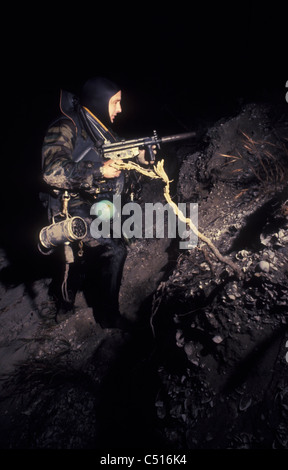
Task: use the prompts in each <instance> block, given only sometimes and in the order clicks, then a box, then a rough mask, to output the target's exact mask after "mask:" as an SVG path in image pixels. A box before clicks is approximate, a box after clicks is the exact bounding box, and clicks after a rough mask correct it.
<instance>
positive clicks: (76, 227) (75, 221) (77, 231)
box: [39, 217, 87, 248]
mask: <svg viewBox="0 0 288 470" xmlns="http://www.w3.org/2000/svg"><path fill="white" fill-rule="evenodd" d="M86 234H87V224H86V222H85V220H84V219H82V218H81V217H71V218H67V219H65V220H62V221H61V222H56V223H54V224H51V225H48V226H47V227H43V228H42V230H41V232H40V234H39V239H40V242H41V244H42V245H43V246H44V247H45V248H52V247H55V246H58V245H63V244H64V243H67V242H73V241H75V240H76V241H77V240H82V239H83V238H84V237H85V236H86Z"/></svg>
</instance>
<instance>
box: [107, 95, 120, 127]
mask: <svg viewBox="0 0 288 470" xmlns="http://www.w3.org/2000/svg"><path fill="white" fill-rule="evenodd" d="M121 112H122V108H121V91H118V93H116V95H113V96H112V98H110V100H109V116H110V121H111V122H114V119H115V117H116V116H117V114H119V113H121Z"/></svg>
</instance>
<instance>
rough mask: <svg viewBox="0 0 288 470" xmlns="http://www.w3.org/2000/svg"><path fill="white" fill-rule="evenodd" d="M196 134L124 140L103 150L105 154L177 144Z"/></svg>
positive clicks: (104, 146)
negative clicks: (162, 144)
mask: <svg viewBox="0 0 288 470" xmlns="http://www.w3.org/2000/svg"><path fill="white" fill-rule="evenodd" d="M195 136H196V132H186V133H183V134H175V135H168V136H166V137H160V138H154V137H143V138H140V139H132V140H122V141H120V142H113V143H112V144H104V145H103V150H104V153H105V152H118V151H121V150H126V149H129V148H132V147H141V146H144V145H154V144H161V143H165V142H175V141H177V140H184V139H190V138H191V137H195Z"/></svg>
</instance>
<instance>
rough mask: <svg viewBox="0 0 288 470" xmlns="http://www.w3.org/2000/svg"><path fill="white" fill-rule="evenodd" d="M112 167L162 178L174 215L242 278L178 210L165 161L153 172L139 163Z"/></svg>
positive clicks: (227, 260) (235, 267)
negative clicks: (172, 195)
mask: <svg viewBox="0 0 288 470" xmlns="http://www.w3.org/2000/svg"><path fill="white" fill-rule="evenodd" d="M112 165H113V167H114V168H117V169H118V170H128V171H130V170H135V171H138V172H139V173H142V174H143V175H145V176H149V178H161V179H162V180H163V181H164V183H165V187H164V197H165V199H166V201H167V202H168V204H169V205H170V206H171V207H172V209H173V211H174V214H176V215H177V217H179V219H180V220H181V221H182V222H185V223H186V224H188V225H189V227H190V229H191V230H192V231H193V232H194V234H195V235H197V237H198V238H200V240H202V241H203V242H204V243H206V244H207V245H208V246H209V248H210V249H211V250H212V251H213V253H214V254H215V256H216V257H217V258H218V259H219V260H220V261H221V262H222V263H225V264H227V265H228V266H230V268H232V269H233V271H234V272H235V273H237V275H238V276H239V277H241V271H240V269H239V267H238V266H236V265H235V264H234V263H233V262H232V261H231V260H230V259H229V258H227V257H226V256H223V255H222V254H221V253H220V251H219V250H218V248H216V246H215V245H214V243H213V242H212V241H211V240H210V238H208V237H206V236H205V235H203V234H202V233H201V232H199V230H198V229H197V227H196V226H195V225H194V224H193V222H192V220H191V219H190V218H189V217H185V216H184V214H183V212H182V211H181V210H180V209H179V208H178V206H177V205H176V204H175V202H173V201H172V199H171V196H170V183H171V181H169V178H168V175H167V173H166V171H165V170H164V160H161V161H159V162H158V163H157V165H154V166H153V170H152V169H148V168H147V169H146V168H143V167H141V166H140V165H137V163H134V162H131V161H129V162H127V163H125V162H119V161H116V160H115V161H114V162H113V164H112Z"/></svg>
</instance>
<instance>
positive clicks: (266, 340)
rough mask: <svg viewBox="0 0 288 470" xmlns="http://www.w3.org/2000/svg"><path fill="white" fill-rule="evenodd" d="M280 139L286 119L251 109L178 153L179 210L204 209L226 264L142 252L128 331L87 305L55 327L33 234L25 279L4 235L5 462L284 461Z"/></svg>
mask: <svg viewBox="0 0 288 470" xmlns="http://www.w3.org/2000/svg"><path fill="white" fill-rule="evenodd" d="M287 139H288V118H287V114H286V115H285V113H284V112H283V111H280V110H279V109H278V108H275V107H273V106H272V105H270V106H269V105H267V104H262V103H261V104H259V103H257V104H254V103H248V104H246V105H243V107H242V108H241V109H240V110H239V111H238V112H237V113H235V115H231V116H229V117H228V118H225V119H224V118H223V119H221V120H217V121H216V122H215V123H213V124H211V125H209V126H207V130H205V132H203V130H202V132H201V138H199V139H198V140H196V141H195V142H193V143H191V144H188V143H187V144H185V145H184V144H183V143H182V144H178V145H177V146H175V147H173V148H172V149H171V148H170V150H169V154H170V155H173V160H169V158H167V164H165V165H166V168H167V172H168V174H169V177H171V179H173V184H172V191H173V194H172V196H173V200H175V201H176V202H187V203H190V202H197V203H198V217H199V220H198V224H199V225H198V228H199V231H200V234H204V235H205V236H206V237H208V238H209V240H210V241H211V243H212V244H213V245H214V246H216V247H217V249H218V250H219V252H220V253H221V255H223V256H224V261H223V259H221V260H220V259H219V258H218V257H217V255H215V252H213V250H211V246H209V245H208V244H207V243H206V242H205V241H203V240H202V239H201V237H199V239H198V244H197V247H196V248H193V249H189V250H180V249H179V243H178V241H179V240H173V239H169V238H168V237H165V238H163V239H156V238H154V239H137V240H134V241H133V243H131V244H130V245H129V247H128V257H127V260H126V264H125V267H124V274H123V280H122V286H121V291H120V310H121V313H122V315H123V316H124V317H126V318H127V319H129V320H130V322H131V323H132V324H133V327H132V328H129V329H127V330H125V329H124V330H123V329H117V328H109V329H108V328H106V329H103V328H101V327H100V325H98V324H97V323H96V322H95V320H94V318H93V313H92V310H91V309H90V308H89V307H88V306H87V304H86V301H85V298H84V296H83V295H82V293H81V292H80V293H79V294H78V296H77V298H76V310H75V314H74V315H72V316H69V317H68V318H67V319H64V320H63V321H62V322H60V323H56V322H55V306H54V305H53V302H52V301H51V299H50V298H49V295H48V289H49V284H50V282H51V273H52V271H53V267H52V266H53V260H52V261H51V260H50V259H49V260H47V257H44V258H43V257H42V256H41V255H40V254H39V253H38V252H37V249H36V248H35V250H34V248H33V249H32V250H30V251H28V252H26V255H27V253H28V254H29V260H28V259H27V258H26V257H25V247H26V245H25V243H26V242H27V239H29V234H30V231H29V234H26V237H27V239H25V237H24V239H25V240H24V241H25V243H24V250H22V254H21V256H22V259H24V260H25V263H24V267H23V263H22V264H21V269H17V268H19V264H17V259H18V258H17V254H18V255H19V247H18V252H17V251H16V253H14V252H13V250H9V246H10V245H9V243H7V238H8V237H7V233H9V231H8V228H6V229H5V234H6V238H5V237H4V240H6V243H3V244H2V249H1V260H0V261H1V285H0V287H1V303H0V312H1V313H0V324H1V328H0V358H1V359H0V360H1V382H0V385H1V401H0V422H1V426H0V447H1V448H2V449H11V448H12V449H101V448H118V449H121V448H140V449H144V448H147V447H149V448H155V449H160V448H164V449H170V450H171V449H175V450H188V449H189V450H193V449H264V448H268V449H286V448H287V447H288V439H287V435H288V429H287V422H288V421H287V418H288V416H287V414H288V379H287V371H288V360H287V358H286V354H287V351H288V346H287V347H286V341H287V340H288V332H287V325H288V319H287V300H288V297H287V296H288V287H287V276H288V219H287V215H288V202H287V200H288V189H287V177H288V143H287ZM175 156H176V158H174V157H175ZM142 183H143V187H142V192H141V195H140V199H139V202H140V203H143V204H144V203H145V202H156V201H159V202H163V203H164V202H165V201H164V198H163V184H162V183H161V181H158V180H155V181H152V182H151V181H148V180H147V178H146V177H143V180H142ZM27 217H28V219H29V214H28V215H27ZM43 220H44V219H43ZM32 229H33V227H32V228H31V233H32ZM33 236H34V235H33ZM33 242H34V239H33ZM29 243H31V241H29V242H28V244H29ZM32 244H33V243H32ZM26 248H27V247H26ZM225 260H229V263H226V262H225ZM28 261H29V262H30V263H31V265H29V262H28Z"/></svg>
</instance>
